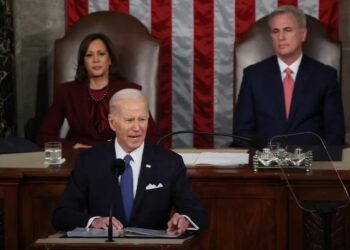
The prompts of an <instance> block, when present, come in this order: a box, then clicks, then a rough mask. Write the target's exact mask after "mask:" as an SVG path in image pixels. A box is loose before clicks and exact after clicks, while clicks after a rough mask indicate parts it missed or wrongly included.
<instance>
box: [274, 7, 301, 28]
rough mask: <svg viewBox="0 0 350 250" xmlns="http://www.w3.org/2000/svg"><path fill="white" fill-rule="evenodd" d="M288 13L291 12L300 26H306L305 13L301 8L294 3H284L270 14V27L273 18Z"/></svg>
mask: <svg viewBox="0 0 350 250" xmlns="http://www.w3.org/2000/svg"><path fill="white" fill-rule="evenodd" d="M286 13H291V14H292V15H293V16H294V17H295V19H296V20H297V23H298V26H299V27H300V28H306V16H305V13H304V12H303V11H302V10H301V9H298V8H296V7H294V6H293V5H284V6H281V7H279V8H277V9H275V10H274V11H272V12H271V13H270V15H269V26H270V28H271V21H272V18H274V17H275V16H277V15H281V14H286Z"/></svg>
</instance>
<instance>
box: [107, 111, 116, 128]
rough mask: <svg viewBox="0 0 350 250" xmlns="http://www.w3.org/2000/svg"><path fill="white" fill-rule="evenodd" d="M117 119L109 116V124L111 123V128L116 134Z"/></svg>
mask: <svg viewBox="0 0 350 250" xmlns="http://www.w3.org/2000/svg"><path fill="white" fill-rule="evenodd" d="M114 119H115V118H114V117H113V116H112V115H110V114H109V115H108V122H109V126H110V127H111V129H112V130H113V131H114V132H115V130H116V124H115V120H114Z"/></svg>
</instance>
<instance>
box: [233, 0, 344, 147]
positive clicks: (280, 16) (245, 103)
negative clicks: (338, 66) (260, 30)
mask: <svg viewBox="0 0 350 250" xmlns="http://www.w3.org/2000/svg"><path fill="white" fill-rule="evenodd" d="M269 26H270V31H271V38H272V44H273V47H274V50H275V54H276V55H275V56H272V57H270V58H267V59H265V60H263V61H261V62H259V63H257V64H254V65H251V66H249V67H247V68H245V69H244V74H243V80H242V86H241V90H240V93H239V97H238V101H237V104H236V107H235V114H234V124H233V127H234V128H233V130H234V134H236V135H240V136H245V137H249V138H252V139H253V140H255V143H256V142H258V145H257V146H263V145H265V144H266V143H267V142H268V141H269V140H270V139H271V138H272V137H273V136H277V135H283V134H292V133H302V132H313V133H316V134H317V135H319V136H320V137H321V138H322V140H323V141H324V142H325V143H326V144H328V145H342V144H343V143H344V135H345V125H344V112H343V106H342V100H341V91H340V86H339V84H338V83H337V73H336V70H335V69H334V68H332V67H330V66H327V65H324V64H322V63H320V62H318V61H315V60H313V59H311V58H309V57H307V56H306V55H304V54H303V53H302V43H303V42H304V41H305V39H306V35H307V30H306V17H305V15H304V13H303V12H302V11H301V10H299V9H297V8H295V7H293V6H282V7H280V8H278V9H276V10H274V11H273V12H272V13H271V14H270V17H269ZM300 138H301V136H300ZM309 138H310V137H309ZM295 143H301V144H310V145H312V144H313V142H310V141H307V140H306V141H303V140H300V141H299V142H295Z"/></svg>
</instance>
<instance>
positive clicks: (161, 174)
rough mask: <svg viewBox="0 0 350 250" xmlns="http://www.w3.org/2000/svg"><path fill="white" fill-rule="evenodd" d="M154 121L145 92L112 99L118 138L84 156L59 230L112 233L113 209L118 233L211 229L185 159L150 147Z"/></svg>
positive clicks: (59, 211)
mask: <svg viewBox="0 0 350 250" xmlns="http://www.w3.org/2000/svg"><path fill="white" fill-rule="evenodd" d="M148 117H149V112H148V105H147V101H146V98H145V97H144V96H143V95H142V94H141V92H140V91H139V90H136V89H124V90H121V91H118V92H117V93H116V94H115V95H114V96H113V97H112V99H111V100H110V114H109V125H110V127H111V128H112V129H113V131H115V133H116V138H115V140H112V141H109V142H106V143H103V144H100V145H98V146H95V147H94V148H92V149H89V150H86V151H84V152H82V153H81V154H80V156H79V157H78V159H77V162H76V166H75V168H74V170H73V172H72V176H71V179H70V182H69V183H68V185H67V187H66V190H65V192H64V195H63V197H62V199H61V201H60V202H59V204H58V207H57V208H56V210H55V212H54V215H53V225H54V227H55V228H56V229H57V230H71V229H74V228H75V227H92V228H101V229H107V227H108V225H109V220H108V219H109V218H108V214H109V208H110V207H111V204H112V205H113V220H112V224H113V228H114V229H116V230H122V229H123V228H124V227H129V226H132V227H142V228H151V229H167V230H168V231H177V232H178V233H183V232H184V231H186V230H189V229H194V230H198V229H205V228H206V227H207V226H208V219H207V215H206V212H205V211H204V209H203V207H202V205H201V204H200V202H199V201H198V199H197V198H196V196H195V194H194V192H193V191H192V188H191V184H190V181H189V179H188V178H187V176H186V167H185V165H184V162H183V160H182V158H181V156H180V155H178V154H176V153H174V152H172V151H170V150H167V149H165V148H163V147H161V146H159V145H154V144H151V143H148V142H145V136H146V132H147V125H148ZM116 158H121V159H125V161H126V169H125V171H124V173H123V174H122V175H121V176H120V177H119V179H118V177H117V176H116V175H113V174H112V170H111V168H112V164H113V161H114V160H115V159H116ZM126 159H128V160H126ZM129 161H130V162H129ZM125 178H131V179H129V180H125ZM128 184H129V187H128V188H127V187H126V186H128ZM130 191H131V194H130ZM128 193H129V194H128ZM128 195H129V196H128ZM130 195H131V198H130ZM128 197H129V198H128ZM172 209H174V210H175V213H174V214H173V215H172V216H171V218H170V215H171V212H172ZM169 218H170V219H169Z"/></svg>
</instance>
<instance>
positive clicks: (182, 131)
mask: <svg viewBox="0 0 350 250" xmlns="http://www.w3.org/2000/svg"><path fill="white" fill-rule="evenodd" d="M178 134H198V135H210V136H226V137H231V138H233V139H237V140H238V141H242V142H245V143H250V142H251V139H250V138H247V137H243V136H239V135H234V134H229V133H220V132H206V131H194V130H179V131H174V132H171V133H168V134H166V135H163V136H162V137H161V138H159V139H158V141H157V144H160V143H161V142H162V141H163V140H164V139H166V138H168V137H169V136H173V135H178Z"/></svg>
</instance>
